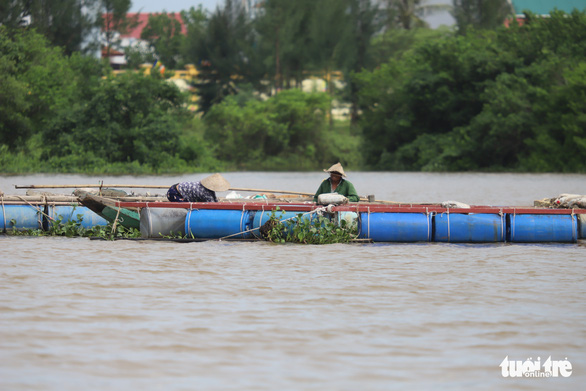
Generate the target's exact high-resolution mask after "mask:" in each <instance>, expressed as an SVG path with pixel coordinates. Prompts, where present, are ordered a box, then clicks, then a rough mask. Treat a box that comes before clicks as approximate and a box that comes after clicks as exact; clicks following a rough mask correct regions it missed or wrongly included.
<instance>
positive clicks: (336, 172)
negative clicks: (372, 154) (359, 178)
mask: <svg viewBox="0 0 586 391" xmlns="http://www.w3.org/2000/svg"><path fill="white" fill-rule="evenodd" d="M324 172H327V173H329V174H330V177H329V178H326V179H324V180H323V181H322V183H321V184H320V185H319V188H318V189H317V191H316V192H315V195H314V196H313V202H317V197H318V196H319V195H320V194H324V193H338V194H341V195H343V196H345V197H346V198H348V201H350V202H358V201H360V197H359V196H358V193H357V192H356V189H355V188H354V185H353V184H352V183H351V182H350V181H348V180H347V179H344V178H346V173H345V172H344V167H342V165H341V164H340V163H339V162H338V163H336V164H334V165H333V166H331V167H330V168H328V169H327V170H324Z"/></svg>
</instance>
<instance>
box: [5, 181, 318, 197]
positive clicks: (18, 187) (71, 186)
mask: <svg viewBox="0 0 586 391" xmlns="http://www.w3.org/2000/svg"><path fill="white" fill-rule="evenodd" d="M83 187H88V188H94V187H96V188H113V187H122V188H128V189H130V188H141V189H168V188H169V186H167V185H118V184H115V185H104V184H102V185H95V184H92V185H22V186H19V185H14V188H16V189H73V188H83ZM228 190H234V191H247V192H254V193H280V194H296V195H304V196H313V193H303V192H299V191H289V190H269V189H248V188H242V187H232V188H230V189H228Z"/></svg>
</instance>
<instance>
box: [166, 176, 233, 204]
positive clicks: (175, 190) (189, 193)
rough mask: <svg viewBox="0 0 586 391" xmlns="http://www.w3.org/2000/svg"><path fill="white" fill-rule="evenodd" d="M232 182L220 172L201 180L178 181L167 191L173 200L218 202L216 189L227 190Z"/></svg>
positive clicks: (168, 196) (168, 197) (170, 199)
mask: <svg viewBox="0 0 586 391" xmlns="http://www.w3.org/2000/svg"><path fill="white" fill-rule="evenodd" d="M229 188H230V183H228V181H227V180H226V179H225V178H224V177H223V176H221V175H220V174H213V175H210V176H208V177H206V178H204V179H202V180H201V181H200V182H180V183H176V184H174V185H173V186H171V187H170V188H169V190H168V191H167V199H168V200H169V201H171V202H218V197H216V191H226V190H228V189H229Z"/></svg>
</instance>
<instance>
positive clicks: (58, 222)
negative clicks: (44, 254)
mask: <svg viewBox="0 0 586 391" xmlns="http://www.w3.org/2000/svg"><path fill="white" fill-rule="evenodd" d="M82 223H83V215H82V214H78V215H77V218H76V219H68V220H67V221H64V218H63V216H58V217H57V218H56V219H52V220H51V221H50V224H49V226H48V227H47V229H46V230H42V229H23V230H16V229H10V230H8V231H7V233H8V234H9V235H12V236H65V237H68V238H75V237H86V238H87V237H96V238H101V239H106V240H115V239H128V238H139V237H141V234H140V231H139V230H138V229H135V228H126V227H124V226H122V225H120V224H117V225H116V226H115V227H114V226H113V224H112V223H109V224H108V225H106V226H103V225H96V226H94V227H91V228H84V227H83V226H82ZM9 225H10V226H11V227H14V226H16V221H15V220H14V219H12V220H11V221H10V222H9Z"/></svg>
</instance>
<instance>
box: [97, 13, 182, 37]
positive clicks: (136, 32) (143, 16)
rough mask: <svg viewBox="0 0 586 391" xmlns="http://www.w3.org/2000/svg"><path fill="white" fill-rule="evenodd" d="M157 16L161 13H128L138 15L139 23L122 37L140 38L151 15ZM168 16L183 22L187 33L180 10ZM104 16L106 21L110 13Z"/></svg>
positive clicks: (131, 15) (132, 15)
mask: <svg viewBox="0 0 586 391" xmlns="http://www.w3.org/2000/svg"><path fill="white" fill-rule="evenodd" d="M151 15H152V16H155V15H159V13H129V14H126V16H127V17H128V18H133V17H135V16H138V25H137V26H136V28H134V29H133V30H131V31H129V32H128V33H127V34H121V35H120V38H136V39H140V34H141V33H142V30H143V29H144V28H145V27H146V25H147V23H148V21H149V16H151ZM167 15H168V16H170V17H172V18H175V19H177V20H178V21H179V23H181V33H182V34H184V35H185V34H187V27H185V24H184V23H183V19H182V18H181V14H180V13H178V12H175V13H168V14H167ZM102 16H103V18H104V21H105V20H106V19H107V17H108V14H104V15H102ZM104 23H106V22H104Z"/></svg>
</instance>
